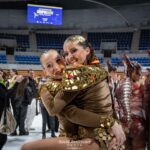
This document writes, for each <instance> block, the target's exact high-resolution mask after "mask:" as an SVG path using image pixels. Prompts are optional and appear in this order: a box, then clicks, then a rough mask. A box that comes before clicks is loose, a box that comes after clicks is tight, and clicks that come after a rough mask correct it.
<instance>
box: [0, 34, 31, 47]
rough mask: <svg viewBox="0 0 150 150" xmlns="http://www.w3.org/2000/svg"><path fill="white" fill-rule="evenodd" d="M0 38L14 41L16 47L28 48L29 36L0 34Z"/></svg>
mask: <svg viewBox="0 0 150 150" xmlns="http://www.w3.org/2000/svg"><path fill="white" fill-rule="evenodd" d="M0 38H6V39H16V41H17V45H18V46H20V47H24V48H29V36H28V35H21V34H5V33H0Z"/></svg>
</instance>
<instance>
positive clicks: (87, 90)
mask: <svg viewBox="0 0 150 150" xmlns="http://www.w3.org/2000/svg"><path fill="white" fill-rule="evenodd" d="M106 79H107V72H106V71H105V70H104V69H103V68H101V67H95V66H78V67H75V68H74V67H70V66H69V67H67V68H66V70H65V73H64V75H63V79H62V87H61V88H62V89H61V90H60V91H59V92H58V93H57V94H56V96H55V98H54V99H53V101H50V103H49V108H48V110H49V113H50V114H51V115H56V114H59V113H60V112H61V113H62V114H63V116H65V118H67V119H68V120H70V121H71V122H73V123H76V124H79V127H78V128H74V129H78V138H80V139H82V138H87V137H89V138H93V139H95V140H97V141H98V142H99V144H100V148H102V149H103V150H105V149H107V146H108V143H109V142H110V140H111V138H112V137H111V136H110V134H109V130H110V128H111V127H112V125H113V124H114V121H115V120H114V118H113V115H112V114H113V113H112V103H111V96H110V91H109V88H108V84H107V82H106ZM73 105H76V106H77V107H78V108H77V107H74V106H73ZM69 107H70V108H69ZM86 114H87V115H86Z"/></svg>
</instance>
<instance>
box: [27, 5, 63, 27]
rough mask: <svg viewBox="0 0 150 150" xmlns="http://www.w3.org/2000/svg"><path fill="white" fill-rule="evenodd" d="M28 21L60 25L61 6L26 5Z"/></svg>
mask: <svg viewBox="0 0 150 150" xmlns="http://www.w3.org/2000/svg"><path fill="white" fill-rule="evenodd" d="M27 20H28V23H37V24H50V25H62V7H53V6H44V5H33V4H28V5H27Z"/></svg>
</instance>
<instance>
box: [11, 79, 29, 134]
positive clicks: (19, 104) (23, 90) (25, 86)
mask: <svg viewBox="0 0 150 150" xmlns="http://www.w3.org/2000/svg"><path fill="white" fill-rule="evenodd" d="M31 101H32V91H31V87H30V85H29V77H24V79H23V80H22V82H21V83H20V84H19V85H18V87H17V91H16V95H15V107H16V111H15V113H14V115H15V119H16V121H17V127H19V132H20V133H19V135H28V134H29V133H28V132H27V131H26V130H25V119H26V115H27V108H28V105H30V104H31ZM17 127H16V128H17ZM11 135H17V131H16V130H15V131H14V133H13V134H11Z"/></svg>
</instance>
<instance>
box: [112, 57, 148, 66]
mask: <svg viewBox="0 0 150 150" xmlns="http://www.w3.org/2000/svg"><path fill="white" fill-rule="evenodd" d="M130 60H131V61H136V62H138V63H140V64H141V65H142V66H150V59H149V58H148V57H130ZM111 63H112V64H114V65H119V66H121V65H123V64H122V59H121V58H118V57H113V58H111Z"/></svg>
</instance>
